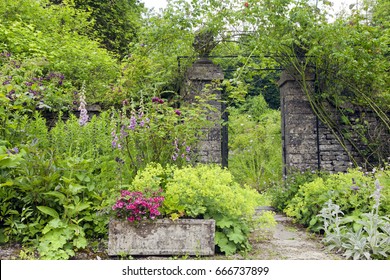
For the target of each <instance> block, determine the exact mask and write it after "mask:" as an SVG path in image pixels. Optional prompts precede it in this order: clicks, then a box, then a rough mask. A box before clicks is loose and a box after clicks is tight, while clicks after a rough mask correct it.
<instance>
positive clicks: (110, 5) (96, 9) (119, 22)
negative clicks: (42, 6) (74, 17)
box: [50, 0, 143, 56]
mask: <svg viewBox="0 0 390 280" xmlns="http://www.w3.org/2000/svg"><path fill="white" fill-rule="evenodd" d="M50 2H51V3H54V4H62V5H61V7H63V6H64V7H66V8H67V9H74V10H75V11H77V12H78V13H82V14H86V15H87V16H88V17H87V18H88V20H89V21H90V22H91V23H92V26H93V28H92V29H90V30H88V31H87V32H86V34H87V35H88V36H89V37H90V38H92V39H94V40H97V41H99V42H101V44H102V45H103V46H104V47H105V48H106V49H107V50H109V51H111V52H114V53H116V54H117V55H119V56H124V55H126V54H127V53H128V45H129V44H130V43H131V42H132V41H134V40H135V38H136V36H137V31H138V29H139V27H140V21H141V12H142V11H143V4H142V3H140V2H139V1H138V0H131V1H129V0H116V1H99V0H98V1H96V0H87V1H86V0H73V1H66V0H65V1H64V0H50ZM50 7H52V8H54V9H55V8H56V7H58V6H57V5H52V6H50Z"/></svg>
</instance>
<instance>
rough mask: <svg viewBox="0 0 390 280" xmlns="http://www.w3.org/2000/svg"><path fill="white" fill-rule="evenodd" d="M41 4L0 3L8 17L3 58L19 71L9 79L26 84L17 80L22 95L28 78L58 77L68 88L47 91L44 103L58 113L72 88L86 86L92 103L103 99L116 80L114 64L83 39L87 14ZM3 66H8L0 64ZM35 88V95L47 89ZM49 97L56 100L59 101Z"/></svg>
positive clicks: (0, 32) (0, 33) (2, 32)
mask: <svg viewBox="0 0 390 280" xmlns="http://www.w3.org/2000/svg"><path fill="white" fill-rule="evenodd" d="M43 4H44V2H42V3H39V2H37V1H32V0H28V1H22V2H20V1H7V3H4V1H1V3H0V5H1V6H2V8H1V9H0V10H1V11H2V12H3V14H4V15H5V16H4V17H1V20H0V53H2V54H11V56H12V57H11V58H10V59H9V61H8V64H9V66H8V67H7V68H12V67H13V68H16V69H13V72H14V73H11V74H9V75H13V74H16V75H17V76H19V77H21V78H23V79H24V80H23V79H15V83H13V85H14V86H16V88H15V90H23V87H24V85H23V83H24V82H31V81H30V80H29V79H32V78H34V77H37V78H39V77H45V75H47V74H49V73H50V72H56V73H57V72H59V73H61V74H62V75H63V76H64V77H65V79H66V82H67V85H66V87H64V86H65V83H64V84H61V85H60V86H58V85H57V86H53V85H52V86H51V87H49V88H46V87H45V94H44V98H46V100H45V101H48V102H46V103H47V104H48V105H49V106H51V105H52V104H50V103H51V102H54V104H56V105H57V106H55V107H54V108H55V109H59V108H61V106H69V105H70V104H69V99H71V98H72V96H73V91H74V88H79V87H81V84H82V81H85V83H86V85H87V92H88V94H87V99H89V101H90V102H91V101H92V102H99V101H102V100H104V95H105V93H106V91H107V89H108V85H109V84H110V83H111V82H112V81H114V80H115V79H116V77H117V75H118V72H117V70H118V68H117V66H116V61H115V60H114V59H113V58H112V57H111V56H110V54H109V53H108V52H107V51H106V50H104V49H102V48H100V47H99V45H98V43H97V42H94V41H92V40H90V39H89V38H88V37H86V36H85V35H83V31H84V30H83V29H85V31H88V28H89V27H88V21H87V20H86V16H85V15H84V14H83V13H81V12H80V11H77V10H75V9H73V8H70V7H68V6H46V7H45V6H43ZM15 11H16V12H15ZM0 66H1V67H5V66H7V65H5V66H4V65H3V64H2V63H0ZM1 72H3V69H2V71H1ZM3 74H4V75H6V73H3ZM35 86H36V87H37V88H36V89H33V90H34V91H36V90H37V89H39V90H43V88H42V87H44V86H43V85H42V86H41V85H39V84H38V83H37V85H35ZM72 86H73V87H72ZM39 87H41V88H39ZM11 90H13V88H10V89H9V90H8V91H7V93H8V92H9V91H11ZM25 92H26V91H25ZM25 92H20V93H19V94H20V95H22V94H24V93H25ZM64 94H66V95H64ZM48 95H50V96H56V98H55V100H51V97H49V96H48ZM61 95H62V96H61ZM61 97H62V100H61ZM65 97H66V98H65ZM30 98H33V97H32V96H31V97H30ZM25 101H26V100H23V101H22V102H21V103H23V102H25ZM58 107H59V108H58Z"/></svg>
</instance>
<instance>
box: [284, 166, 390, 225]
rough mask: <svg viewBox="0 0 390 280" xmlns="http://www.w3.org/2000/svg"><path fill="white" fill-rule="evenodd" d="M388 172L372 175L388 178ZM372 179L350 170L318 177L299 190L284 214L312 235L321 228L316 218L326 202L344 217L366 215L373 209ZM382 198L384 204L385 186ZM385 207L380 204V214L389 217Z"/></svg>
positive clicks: (384, 204)
mask: <svg viewBox="0 0 390 280" xmlns="http://www.w3.org/2000/svg"><path fill="white" fill-rule="evenodd" d="M387 172H388V171H386V170H383V171H380V172H378V174H375V175H376V176H378V177H381V178H388V175H386V174H387ZM380 174H382V175H380ZM372 175H373V174H365V173H364V172H361V171H359V170H357V169H353V170H349V172H347V173H338V174H332V175H329V176H326V177H325V178H322V177H318V178H316V179H315V180H314V181H312V182H309V183H304V184H303V185H301V186H299V188H298V191H297V192H296V194H295V195H294V197H292V198H291V199H290V200H289V201H288V203H287V206H286V208H285V209H284V211H285V213H286V214H287V215H289V216H291V217H294V218H295V219H296V220H297V221H299V222H300V223H302V224H304V225H306V226H308V227H309V228H310V229H312V230H315V231H318V230H319V227H320V225H321V223H320V221H319V220H318V218H317V216H316V215H317V214H318V213H319V212H320V210H321V205H323V204H324V203H325V202H326V201H328V200H329V199H332V201H334V202H335V203H336V204H338V205H339V206H340V209H341V211H343V212H344V213H345V214H352V213H353V214H355V216H358V215H359V214H360V213H364V212H368V211H369V210H370V208H371V207H372V205H373V202H372V200H371V199H370V194H371V193H372V192H373V190H374V189H373V185H374V181H375V179H374V177H373V176H372ZM386 180H388V179H386ZM383 194H384V199H385V200H386V201H387V200H388V195H389V193H388V187H387V186H386V187H385V189H384V191H383ZM388 207H389V206H388V205H387V203H383V204H382V205H381V207H380V212H381V213H388V211H389V209H388Z"/></svg>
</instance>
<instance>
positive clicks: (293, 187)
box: [267, 171, 325, 211]
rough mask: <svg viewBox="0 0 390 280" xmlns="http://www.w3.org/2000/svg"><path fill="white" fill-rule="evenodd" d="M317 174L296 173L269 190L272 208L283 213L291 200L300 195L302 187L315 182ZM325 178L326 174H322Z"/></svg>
mask: <svg viewBox="0 0 390 280" xmlns="http://www.w3.org/2000/svg"><path fill="white" fill-rule="evenodd" d="M319 175H320V174H318V173H317V172H311V171H306V172H294V173H292V174H290V175H289V176H287V177H285V178H284V181H283V182H281V183H280V184H278V185H276V186H274V187H273V188H270V189H269V190H267V193H268V194H269V195H270V196H271V200H272V206H274V207H275V208H276V209H277V210H279V211H283V210H284V209H285V208H286V207H287V205H288V204H289V202H290V201H291V199H292V198H293V197H294V196H295V195H296V194H297V193H298V191H299V188H300V186H302V185H304V184H306V183H310V182H313V181H314V180H315V179H317V178H318V177H319ZM321 176H322V177H323V176H325V174H321Z"/></svg>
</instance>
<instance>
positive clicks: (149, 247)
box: [108, 219, 215, 256]
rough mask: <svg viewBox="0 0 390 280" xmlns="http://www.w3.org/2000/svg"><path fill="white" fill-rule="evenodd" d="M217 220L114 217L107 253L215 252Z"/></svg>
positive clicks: (112, 254)
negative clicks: (145, 220) (127, 218)
mask: <svg viewBox="0 0 390 280" xmlns="http://www.w3.org/2000/svg"><path fill="white" fill-rule="evenodd" d="M214 237H215V221H214V220H201V219H179V220H176V221H172V220H168V219H163V220H155V221H149V222H142V223H140V224H138V225H135V224H133V223H130V222H127V221H119V220H115V219H113V220H111V221H110V224H109V236H108V255H110V256H115V255H120V254H128V255H199V256H208V255H214V250H215V243H214Z"/></svg>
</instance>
